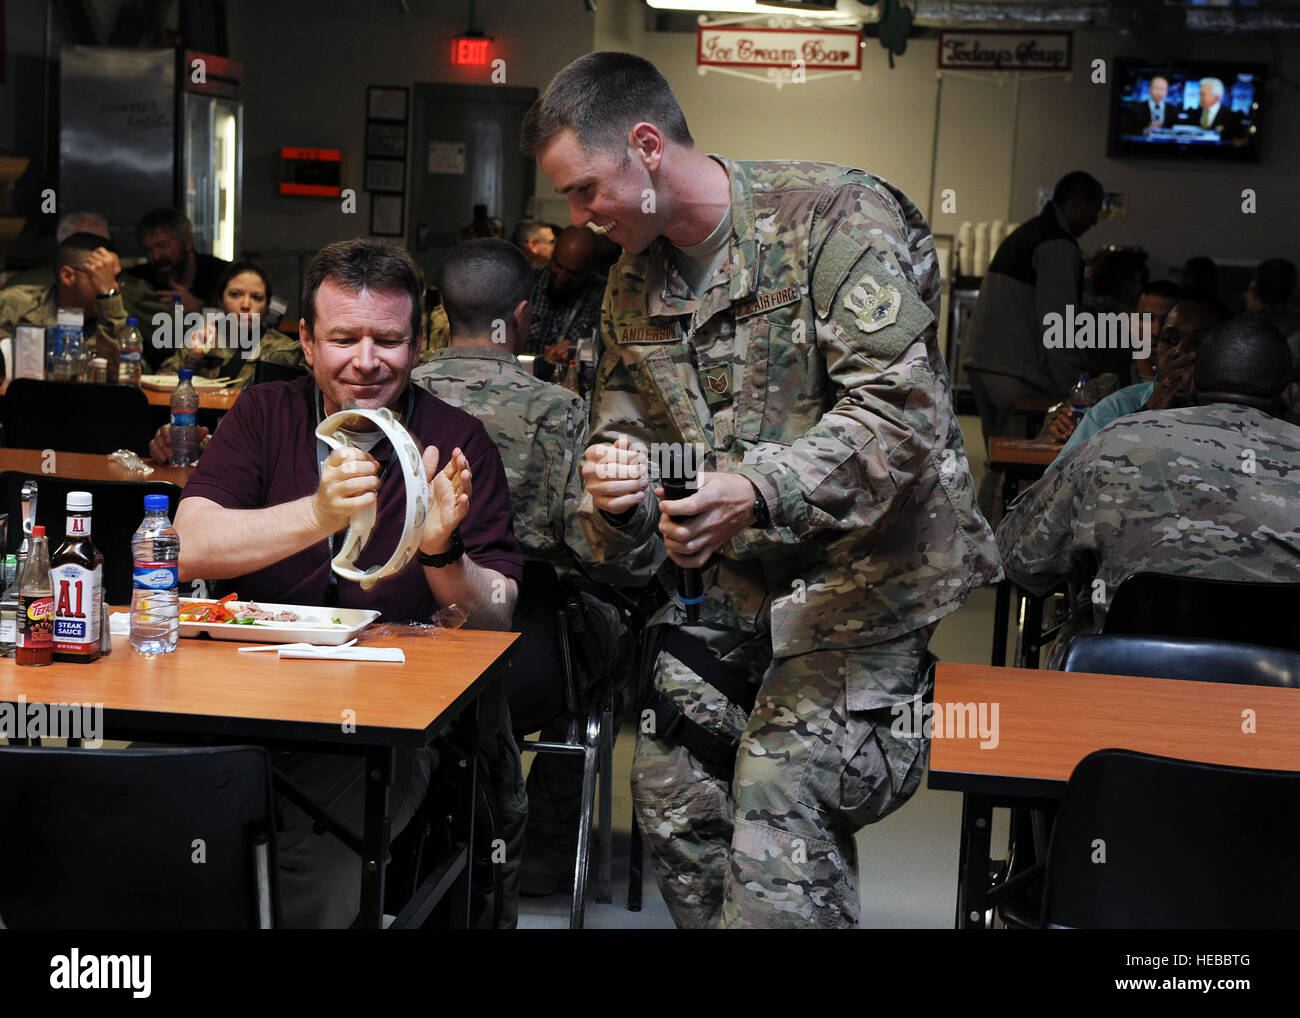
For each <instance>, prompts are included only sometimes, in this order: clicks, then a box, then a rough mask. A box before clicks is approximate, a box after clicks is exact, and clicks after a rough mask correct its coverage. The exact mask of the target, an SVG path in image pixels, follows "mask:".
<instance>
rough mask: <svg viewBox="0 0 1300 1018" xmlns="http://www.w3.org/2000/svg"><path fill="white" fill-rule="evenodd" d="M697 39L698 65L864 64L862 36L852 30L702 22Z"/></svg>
mask: <svg viewBox="0 0 1300 1018" xmlns="http://www.w3.org/2000/svg"><path fill="white" fill-rule="evenodd" d="M696 41H697V47H696V54H695V63H696V66H698V67H785V68H802V69H804V70H807V71H857V70H861V68H862V47H861V46H860V45H859V43H861V41H862V36H861V34H860V33H858V32H852V31H844V30H835V29H827V28H822V29H786V28H743V27H737V26H734V25H729V26H719V27H705V26H704V25H700V26H699V27H698V29H697V32H696Z"/></svg>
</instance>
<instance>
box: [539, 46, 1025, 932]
mask: <svg viewBox="0 0 1300 1018" xmlns="http://www.w3.org/2000/svg"><path fill="white" fill-rule="evenodd" d="M522 147H523V148H524V151H525V152H533V153H536V154H537V158H538V162H539V164H540V165H541V167H542V170H543V172H545V173H546V175H547V176H548V178H549V179H550V181H551V183H552V184H553V185H554V186H555V187H556V189H557V190H559V191H561V192H562V193H564V194H566V195H567V196H568V197H569V200H570V206H571V211H572V214H573V218H574V221H575V222H576V223H580V224H581V223H588V222H591V223H594V224H595V225H596V226H597V227H600V228H603V229H605V230H606V231H607V233H608V235H609V236H610V238H611V239H613V240H614V241H616V242H617V243H618V244H619V245H620V246H621V247H623V249H624V252H625V253H624V255H623V257H622V259H621V260H620V261H619V263H618V264H617V265H616V266H615V267H614V269H613V270H612V271H611V273H610V279H609V287H608V290H607V293H606V299H605V307H604V315H603V323H602V333H603V337H604V341H605V344H606V353H605V355H604V357H603V358H602V359H601V362H600V365H599V368H598V372H597V387H596V394H595V399H594V404H593V421H592V428H591V438H592V440H593V441H594V442H595V443H596V444H594V445H593V446H591V447H589V448H588V450H587V454H586V462H585V464H584V466H583V475H584V480H585V482H586V486H587V497H586V498H585V499H584V504H583V512H582V519H583V522H584V525H585V526H586V527H587V529H588V537H589V540H590V542H591V544H592V547H593V550H594V551H595V552H596V553H597V554H598V555H602V556H604V557H606V558H608V559H610V560H618V559H619V558H620V557H621V556H624V555H627V554H628V553H629V552H631V551H633V550H634V549H637V548H640V547H641V546H643V545H645V544H646V543H647V542H654V541H657V540H659V539H660V536H662V540H663V542H664V544H665V547H666V549H667V552H668V554H669V556H670V557H671V558H672V559H673V560H674V562H676V563H677V564H680V565H685V566H699V567H700V568H701V570H702V573H703V587H704V598H703V602H702V603H701V604H700V605H699V612H700V621H699V623H698V624H695V625H689V626H684V625H683V618H684V613H683V609H682V607H681V606H680V605H678V604H672V605H670V606H669V609H668V611H667V613H666V614H665V615H664V616H663V617H662V618H661V619H660V620H659V621H660V622H661V623H663V625H662V626H661V627H660V629H661V630H662V632H663V634H664V640H665V647H666V648H671V649H665V650H663V651H662V652H661V653H660V655H659V657H658V664H657V673H656V676H655V694H654V699H653V700H652V703H651V713H650V714H648V715H643V719H642V728H641V731H642V734H641V737H640V738H639V740H638V744H637V754H636V759H635V761H634V764H633V773H632V781H633V798H634V801H635V805H636V810H637V815H638V819H639V821H640V824H641V827H642V830H643V831H644V833H645V835H646V840H647V844H648V846H649V849H650V852H651V854H652V856H653V860H654V865H655V869H656V872H657V875H658V878H659V884H660V887H661V889H662V891H663V893H664V897H665V899H666V901H667V902H668V906H669V909H670V910H671V912H672V914H673V917H674V919H675V920H676V921H677V923H678V924H679V925H683V926H714V925H722V926H742V925H745V926H819V927H843V926H853V925H855V924H856V922H857V919H858V892H857V886H856V874H855V870H856V867H855V849H854V843H853V834H854V832H855V831H856V830H857V829H858V828H859V827H861V826H862V825H863V824H866V823H870V822H872V821H874V820H878V819H880V818H881V817H882V816H884V815H886V814H887V813H889V812H890V811H891V810H893V809H895V808H897V807H898V806H899V805H901V804H902V803H903V802H905V801H906V800H907V798H908V797H909V796H911V794H912V793H913V792H914V791H915V789H916V787H917V786H918V784H919V783H920V780H921V775H922V773H923V771H924V768H925V762H926V759H927V756H928V745H927V744H926V743H925V742H924V741H922V740H915V739H901V738H896V737H894V736H893V735H892V734H891V731H890V727H891V719H892V716H893V714H892V712H891V708H893V707H895V706H896V705H899V704H913V705H915V704H916V701H918V700H919V699H920V698H921V697H922V696H923V695H924V694H925V692H926V689H925V677H926V674H927V665H928V656H927V651H926V645H927V643H928V641H929V638H930V635H931V633H932V632H933V629H934V627H935V625H936V624H937V622H938V621H939V619H940V618H942V617H943V616H944V615H946V614H948V613H949V612H951V611H954V610H955V609H957V608H958V607H959V606H960V605H961V604H962V603H963V602H964V600H965V598H966V596H967V594H968V593H969V592H970V590H971V589H972V588H974V587H976V586H979V585H981V584H985V583H988V582H991V581H993V580H996V579H998V578H999V576H1000V568H999V564H998V560H997V555H996V548H995V546H994V542H993V535H992V532H991V531H990V530H989V527H988V524H987V523H986V522H985V521H984V519H983V518H982V517H981V516H980V515H979V513H978V511H977V510H976V509H975V506H974V490H973V484H972V481H971V476H970V471H969V469H968V466H967V462H966V454H965V451H964V449H963V446H962V439H961V432H960V429H959V428H958V426H957V421H956V418H955V417H954V416H953V413H952V409H951V399H950V388H949V380H948V374H947V370H946V368H945V365H944V362H943V359H942V357H941V355H940V353H939V349H938V346H937V343H936V338H935V336H936V330H935V315H936V313H937V310H938V304H939V272H938V267H937V264H936V262H935V257H934V247H933V243H932V240H931V236H930V231H929V229H928V227H927V226H926V223H925V221H924V219H923V217H922V216H921V214H920V212H919V211H918V210H917V209H916V207H915V206H914V205H913V204H912V202H911V201H909V200H908V198H907V197H906V196H905V195H903V194H902V193H901V192H900V191H898V190H897V189H895V188H894V187H892V186H891V185H889V184H887V183H886V182H884V181H882V180H880V179H879V178H876V177H873V176H871V175H870V174H868V173H865V172H862V171H860V170H854V169H849V168H846V167H842V166H833V165H829V164H824V163H799V162H795V163H789V162H757V163H738V162H732V161H729V160H725V159H720V158H715V157H709V156H705V155H704V154H703V153H701V152H699V150H697V149H696V148H695V147H694V143H693V141H692V140H691V137H690V134H689V131H688V130H687V129H686V124H685V120H684V118H682V116H681V111H680V109H679V108H678V107H677V104H676V100H675V99H674V98H673V96H672V93H671V91H670V90H669V88H668V85H667V83H666V82H665V81H664V80H663V78H662V76H661V75H659V73H658V72H657V71H656V70H655V69H654V68H653V66H651V65H649V64H648V63H646V62H645V61H643V60H641V59H640V58H637V57H633V56H630V55H626V54H610V53H596V54H589V55H588V56H586V57H583V58H581V59H580V60H578V61H576V62H575V63H573V64H571V65H570V66H569V67H567V68H566V69H565V70H563V71H561V72H560V74H559V75H557V77H556V78H555V80H554V81H552V82H551V84H550V86H549V88H548V90H547V92H546V94H545V95H544V96H543V97H542V99H541V100H539V102H538V103H537V104H536V105H535V106H534V108H533V109H532V110H531V111H530V113H529V115H528V117H527V118H526V119H525V123H524V138H523V146H522ZM701 254H703V255H704V256H705V257H704V258H700V257H699V256H700V255H701ZM701 262H703V263H704V264H703V266H702V267H701ZM688 277H693V278H695V279H696V280H697V282H698V289H694V288H692V287H691V286H690V285H689V283H688V281H687V279H688ZM636 442H641V443H645V444H646V445H647V446H648V445H650V444H651V443H655V442H659V443H676V444H682V445H688V446H693V447H699V448H702V450H703V458H704V463H703V466H704V470H703V471H701V472H700V473H699V474H698V478H697V483H698V490H697V491H696V492H695V493H694V494H692V495H690V496H689V497H688V498H685V499H681V500H677V501H667V502H661V501H659V500H660V499H662V495H661V494H660V491H661V489H655V488H652V487H651V486H650V484H649V482H648V480H647V477H646V465H647V456H646V455H645V453H644V451H643V450H639V449H637V448H636V446H635V443H636ZM668 516H681V517H691V519H689V520H682V521H672V520H670V519H668V518H667V517H668ZM715 552H716V554H715ZM666 573H667V570H665V575H664V580H665V582H666V583H667V584H669V585H671V584H672V583H673V580H672V578H671V576H669V575H666ZM683 636H684V637H685V638H683ZM702 673H707V676H706V675H704V674H702ZM719 685H723V686H726V687H727V689H728V690H729V692H723V691H722V690H720V689H719V688H718V687H719ZM749 704H752V709H750V707H749ZM737 740H739V745H738V747H737ZM683 742H685V743H688V744H689V745H690V746H691V747H692V748H689V749H688V748H687V747H686V746H684V745H683ZM733 766H734V773H733Z"/></svg>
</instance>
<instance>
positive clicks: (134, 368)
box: [117, 318, 144, 387]
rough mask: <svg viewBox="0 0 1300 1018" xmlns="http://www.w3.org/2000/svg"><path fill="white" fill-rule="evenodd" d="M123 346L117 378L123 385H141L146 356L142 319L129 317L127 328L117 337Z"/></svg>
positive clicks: (119, 343)
mask: <svg viewBox="0 0 1300 1018" xmlns="http://www.w3.org/2000/svg"><path fill="white" fill-rule="evenodd" d="M117 341H118V345H119V346H120V347H121V361H120V363H119V364H118V369H117V380H118V381H119V382H121V383H122V384H123V385H134V386H137V387H138V386H139V385H140V375H141V372H142V370H143V369H142V367H141V360H142V359H143V357H144V339H143V338H142V337H141V335H140V320H139V319H138V318H128V319H127V320H126V328H125V329H123V330H122V334H121V335H120V336H118V338H117Z"/></svg>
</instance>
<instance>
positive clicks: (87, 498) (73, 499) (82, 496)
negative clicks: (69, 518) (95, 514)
mask: <svg viewBox="0 0 1300 1018" xmlns="http://www.w3.org/2000/svg"><path fill="white" fill-rule="evenodd" d="M94 501H95V500H94V496H92V495H91V494H90V492H88V491H70V492H68V502H67V506H68V512H70V513H76V512H83V513H88V512H90V509H91V506H93V505H94Z"/></svg>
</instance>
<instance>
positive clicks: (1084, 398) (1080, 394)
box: [1067, 371, 1092, 424]
mask: <svg viewBox="0 0 1300 1018" xmlns="http://www.w3.org/2000/svg"><path fill="white" fill-rule="evenodd" d="M1067 405H1068V406H1069V408H1070V415H1071V416H1072V417H1073V418H1074V423H1075V424H1078V423H1079V422H1080V421H1081V420H1083V415H1084V414H1086V413H1087V412H1088V408H1089V407H1091V406H1092V400H1091V398H1089V396H1088V373H1087V372H1086V371H1085V372H1084V373H1083V374H1081V375H1080V376H1079V380H1078V381H1077V382H1075V383H1074V388H1073V389H1071V390H1070V396H1069V399H1068V400H1067Z"/></svg>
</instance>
